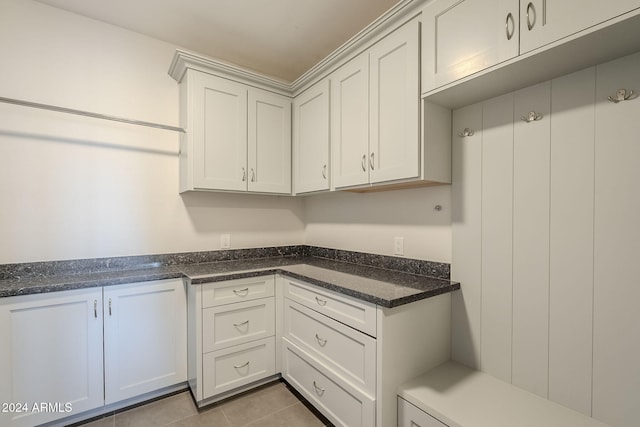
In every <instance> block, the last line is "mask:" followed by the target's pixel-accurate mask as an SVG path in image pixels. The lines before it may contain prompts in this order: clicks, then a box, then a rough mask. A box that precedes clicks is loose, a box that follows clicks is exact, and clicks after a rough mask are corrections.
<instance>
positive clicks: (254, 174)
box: [251, 168, 256, 182]
mask: <svg viewBox="0 0 640 427" xmlns="http://www.w3.org/2000/svg"><path fill="white" fill-rule="evenodd" d="M251 182H256V171H255V170H253V168H251Z"/></svg>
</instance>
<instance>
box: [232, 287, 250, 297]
mask: <svg viewBox="0 0 640 427" xmlns="http://www.w3.org/2000/svg"><path fill="white" fill-rule="evenodd" d="M233 293H234V294H236V295H238V296H239V297H246V296H247V295H249V288H244V289H234V290H233Z"/></svg>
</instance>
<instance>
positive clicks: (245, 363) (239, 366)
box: [233, 360, 249, 369]
mask: <svg viewBox="0 0 640 427" xmlns="http://www.w3.org/2000/svg"><path fill="white" fill-rule="evenodd" d="M245 366H249V361H248V360H247V361H246V362H244V363H243V364H242V365H233V367H234V368H236V369H240V368H244V367H245Z"/></svg>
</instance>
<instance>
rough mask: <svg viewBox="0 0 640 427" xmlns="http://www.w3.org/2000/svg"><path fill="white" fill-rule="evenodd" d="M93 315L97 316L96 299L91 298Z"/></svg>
mask: <svg viewBox="0 0 640 427" xmlns="http://www.w3.org/2000/svg"><path fill="white" fill-rule="evenodd" d="M93 317H95V318H96V319H97V318H98V300H97V299H94V300H93Z"/></svg>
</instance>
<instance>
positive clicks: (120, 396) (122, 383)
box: [104, 279, 187, 404]
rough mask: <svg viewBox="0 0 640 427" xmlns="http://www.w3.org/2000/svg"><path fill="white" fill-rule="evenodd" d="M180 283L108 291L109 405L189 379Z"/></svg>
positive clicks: (106, 355)
mask: <svg viewBox="0 0 640 427" xmlns="http://www.w3.org/2000/svg"><path fill="white" fill-rule="evenodd" d="M186 307H187V304H186V295H185V291H184V284H183V282H182V280H181V279H175V280H164V281H157V282H142V283H134V284H131V285H123V286H110V287H105V288H104V369H105V374H104V378H105V383H104V386H105V404H111V403H115V402H118V401H121V400H124V399H128V398H131V397H134V396H139V395H141V394H144V393H148V392H151V391H154V390H158V389H161V388H163V387H168V386H171V385H174V384H179V383H181V382H184V381H185V380H186V379H187V351H186V348H187V334H186V331H187V315H186Z"/></svg>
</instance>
